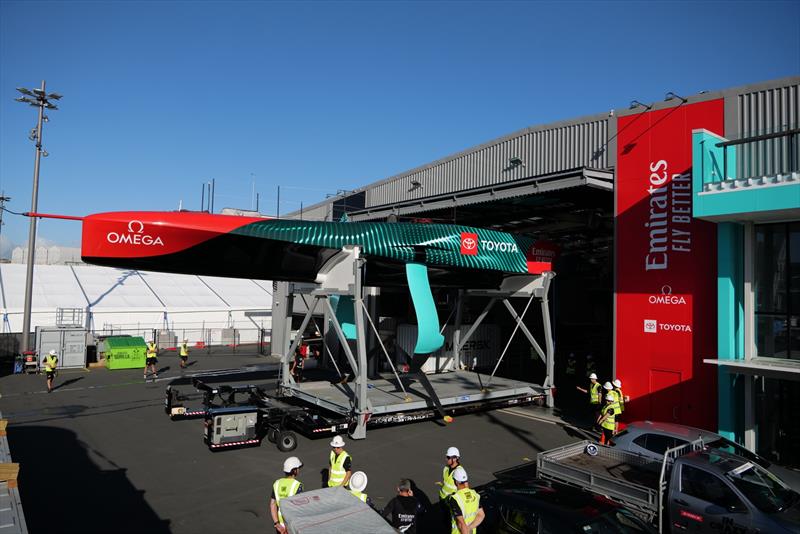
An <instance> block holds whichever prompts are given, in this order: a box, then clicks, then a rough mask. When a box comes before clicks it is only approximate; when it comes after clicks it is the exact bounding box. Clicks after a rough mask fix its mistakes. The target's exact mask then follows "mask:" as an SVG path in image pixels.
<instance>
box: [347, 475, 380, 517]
mask: <svg viewBox="0 0 800 534" xmlns="http://www.w3.org/2000/svg"><path fill="white" fill-rule="evenodd" d="M365 489H367V474H366V473H365V472H364V471H356V472H355V473H353V476H351V477H350V493H352V494H353V495H355V496H356V497H358V499H359V500H360V501H361V502H365V503H367V504H368V505H369V506H370V508H375V505H374V504H373V503H372V499H370V498H369V495H367V494H366V493H364V490H365Z"/></svg>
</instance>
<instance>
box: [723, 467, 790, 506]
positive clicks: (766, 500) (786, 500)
mask: <svg viewBox="0 0 800 534" xmlns="http://www.w3.org/2000/svg"><path fill="white" fill-rule="evenodd" d="M746 466H749V468H745V467H746ZM743 468H745V469H744V470H743ZM725 476H727V477H728V478H729V479H730V480H732V481H733V485H734V486H736V487H737V488H738V489H739V491H741V492H742V493H743V494H745V495H746V496H747V498H748V499H749V500H750V502H751V503H753V505H755V507H756V508H758V509H759V510H761V511H762V512H766V513H768V514H773V513H776V512H780V511H782V510H785V509H786V508H788V507H790V506H792V505H794V503H795V502H797V500H798V499H800V495H798V494H797V493H795V492H793V491H792V490H790V489H789V488H788V487H786V485H785V484H783V483H782V482H781V481H780V480H778V479H777V478H776V477H775V476H774V475H773V474H772V473H770V472H769V471H767V470H765V469H761V468H760V467H758V466H756V465H754V464H745V465H743V466H742V467H741V468H739V469H734V470H733V471H731V472H730V473H727V474H726V475H725Z"/></svg>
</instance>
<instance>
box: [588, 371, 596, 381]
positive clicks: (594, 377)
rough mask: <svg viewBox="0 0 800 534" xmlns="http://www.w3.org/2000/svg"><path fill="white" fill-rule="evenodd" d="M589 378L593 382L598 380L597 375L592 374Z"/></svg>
mask: <svg viewBox="0 0 800 534" xmlns="http://www.w3.org/2000/svg"><path fill="white" fill-rule="evenodd" d="M589 378H591V379H592V380H597V375H596V374H594V373H592V374H590V375H589Z"/></svg>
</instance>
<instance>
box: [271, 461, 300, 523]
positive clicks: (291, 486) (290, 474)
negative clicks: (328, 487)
mask: <svg viewBox="0 0 800 534" xmlns="http://www.w3.org/2000/svg"><path fill="white" fill-rule="evenodd" d="M301 467H303V462H301V461H300V458H298V457H297V456H290V457H289V458H287V459H286V461H285V462H283V478H279V479H278V480H276V481H275V483H274V484H272V496H271V497H270V499H269V513H270V514H271V515H272V521H273V523H272V524H273V526H274V527H275V530H276V531H277V532H280V533H281V534H284V533H285V532H286V525H285V524H284V522H283V515H282V514H281V499H285V498H286V497H292V496H294V495H297V494H298V493H300V492H301V491H303V483H302V482H300V481H299V480H297V475H299V474H300V468H301Z"/></svg>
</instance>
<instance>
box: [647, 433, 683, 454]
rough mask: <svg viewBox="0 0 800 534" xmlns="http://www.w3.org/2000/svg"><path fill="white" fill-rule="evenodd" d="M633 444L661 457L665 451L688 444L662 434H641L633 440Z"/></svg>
mask: <svg viewBox="0 0 800 534" xmlns="http://www.w3.org/2000/svg"><path fill="white" fill-rule="evenodd" d="M633 442H634V443H635V444H637V445H638V446H640V447H643V448H645V449H647V450H648V451H651V452H654V453H656V454H658V455H663V454H664V453H665V452H667V449H672V448H673V447H677V446H679V445H686V444H687V443H688V442H687V441H684V440H682V439H678V438H673V437H671V436H664V435H663V434H642V435H641V436H639V437H638V438H636V439H635V440H633Z"/></svg>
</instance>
